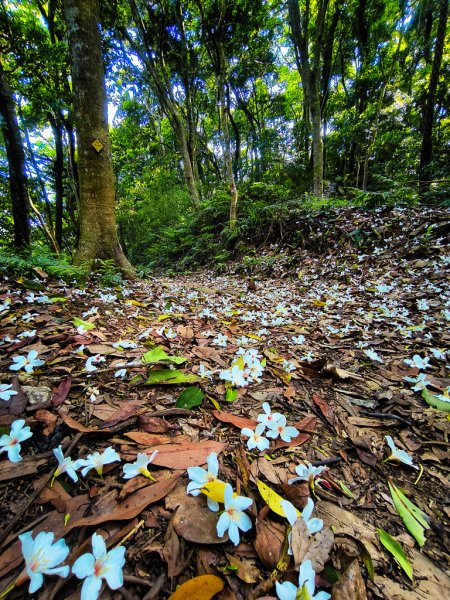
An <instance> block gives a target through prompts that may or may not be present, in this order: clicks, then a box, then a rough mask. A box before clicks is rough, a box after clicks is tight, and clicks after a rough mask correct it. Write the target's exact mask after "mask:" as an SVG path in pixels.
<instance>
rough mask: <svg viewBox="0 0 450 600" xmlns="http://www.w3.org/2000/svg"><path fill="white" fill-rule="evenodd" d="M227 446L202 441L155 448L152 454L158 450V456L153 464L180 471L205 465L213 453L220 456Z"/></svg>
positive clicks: (183, 442)
mask: <svg viewBox="0 0 450 600" xmlns="http://www.w3.org/2000/svg"><path fill="white" fill-rule="evenodd" d="M175 439H177V438H175ZM225 445H226V444H222V443H221V442H215V441H213V440H202V441H201V442H186V441H180V443H175V444H165V445H158V446H153V447H152V448H151V450H152V452H154V451H155V450H158V454H157V455H156V456H155V458H154V459H153V461H152V464H154V465H157V466H159V467H168V468H169V469H179V470H181V469H187V468H188V467H192V466H194V465H203V464H205V463H206V459H207V458H208V456H209V455H210V454H211V452H216V453H217V454H220V453H221V452H222V451H223V449H224V448H225Z"/></svg>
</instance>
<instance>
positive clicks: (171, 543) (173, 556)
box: [162, 523, 186, 578]
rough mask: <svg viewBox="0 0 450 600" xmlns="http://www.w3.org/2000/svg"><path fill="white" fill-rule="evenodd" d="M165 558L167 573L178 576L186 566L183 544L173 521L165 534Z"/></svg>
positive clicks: (163, 551)
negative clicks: (182, 549) (182, 550)
mask: <svg viewBox="0 0 450 600" xmlns="http://www.w3.org/2000/svg"><path fill="white" fill-rule="evenodd" d="M162 554H163V558H164V560H165V561H166V563H167V575H168V576H169V577H170V578H172V577H177V576H178V575H180V574H181V573H182V572H183V570H184V569H185V567H186V564H185V561H184V560H183V559H182V552H181V544H180V540H179V539H178V536H177V534H176V532H175V529H174V527H173V525H172V523H169V526H168V527H167V531H166V534H165V536H164V547H163V550H162Z"/></svg>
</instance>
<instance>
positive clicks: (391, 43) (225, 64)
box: [0, 0, 450, 267]
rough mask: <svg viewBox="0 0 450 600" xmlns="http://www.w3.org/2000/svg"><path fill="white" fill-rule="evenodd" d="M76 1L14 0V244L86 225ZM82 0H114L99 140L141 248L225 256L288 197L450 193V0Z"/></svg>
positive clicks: (3, 143) (9, 96)
mask: <svg viewBox="0 0 450 600" xmlns="http://www.w3.org/2000/svg"><path fill="white" fill-rule="evenodd" d="M63 4H64V5H65V10H66V15H65V14H64V6H63ZM77 4H80V3H79V2H65V3H63V2H61V0H50V1H49V2H41V1H40V0H22V1H7V0H2V2H1V10H0V30H1V31H2V33H1V36H0V100H1V102H0V104H1V119H2V121H1V122H2V128H1V130H2V136H1V138H0V171H1V175H2V176H1V179H0V233H1V238H2V242H1V243H2V245H3V246H4V248H8V247H9V246H11V245H12V244H13V243H15V245H16V246H28V244H29V242H30V240H31V241H32V242H33V244H34V245H35V246H36V245H37V246H38V247H42V248H49V249H50V250H52V251H55V252H60V251H62V252H64V253H65V254H67V255H69V256H72V255H73V253H74V251H75V249H76V247H77V246H79V243H80V222H81V223H82V222H83V220H82V214H83V211H84V210H85V209H84V208H83V207H82V206H80V181H79V168H78V166H79V165H78V163H79V160H80V153H79V149H78V152H77V148H76V142H77V136H78V142H80V139H79V138H80V129H81V126H82V125H81V124H82V123H87V122H88V120H86V119H84V121H83V120H79V121H78V125H77V121H76V115H75V112H76V110H74V102H73V99H74V98H75V106H76V98H77V94H78V97H79V96H80V93H81V92H80V90H79V89H78V86H79V85H80V84H79V83H78V82H77V81H75V79H74V70H73V68H74V64H73V62H72V65H71V54H70V49H69V45H70V39H69V38H70V36H69V35H68V27H67V23H68V19H67V15H68V12H67V11H68V10H70V5H74V7H76V5H77ZM81 4H84V5H85V6H88V5H92V6H94V5H95V10H96V11H97V12H95V15H96V16H95V19H94V20H95V21H98V22H96V23H95V29H96V30H97V31H99V32H100V34H101V39H100V41H99V44H101V61H100V62H101V67H100V69H99V73H98V76H99V77H100V78H102V80H103V76H104V82H105V84H106V101H105V102H106V103H107V110H108V117H109V118H108V120H109V134H108V133H107V135H108V136H109V137H108V142H107V143H106V146H107V147H106V148H104V146H105V144H103V143H101V142H100V143H101V145H102V149H100V150H98V151H97V150H95V146H94V149H92V148H91V149H90V151H91V152H92V153H94V155H96V154H95V153H97V154H98V156H101V157H107V156H109V155H110V156H112V161H113V168H114V173H115V175H114V178H115V186H114V184H113V187H112V188H111V190H112V193H113V196H114V197H115V201H116V209H117V224H118V235H119V240H120V243H121V245H122V247H123V249H124V251H125V253H126V254H127V256H128V258H129V260H130V261H131V262H132V263H134V264H139V265H144V266H149V267H154V266H158V265H160V264H164V263H166V264H169V263H170V261H171V260H173V258H174V257H175V256H177V253H178V256H179V255H180V248H181V249H183V248H184V253H185V254H186V249H187V248H192V247H194V246H195V247H196V251H195V252H194V255H195V256H194V258H195V259H198V258H199V257H200V258H201V257H202V256H203V255H207V254H208V252H209V250H208V248H209V249H211V248H212V251H211V252H209V255H210V257H212V258H216V259H217V256H219V259H217V260H220V257H221V256H225V258H226V257H227V256H228V254H227V253H228V251H229V249H230V247H232V246H233V244H235V243H236V241H237V240H239V239H241V240H243V239H245V240H249V238H251V232H252V231H254V229H255V228H256V227H258V226H261V224H264V222H265V220H267V218H271V217H268V216H267V214H268V213H269V214H270V215H273V210H274V209H273V207H275V211H277V210H278V211H284V212H289V208H290V207H292V206H295V207H308V206H311V205H314V206H323V205H325V204H327V205H328V204H333V203H335V204H336V203H337V204H339V203H345V202H350V203H356V204H359V205H361V204H368V205H369V206H370V205H377V204H380V203H389V202H393V203H398V202H400V203H403V202H404V203H414V202H418V201H422V202H430V201H431V202H444V201H445V199H446V198H448V190H449V166H448V165H449V164H450V156H449V154H450V153H449V143H450V128H449V101H450V100H449V94H448V84H449V79H450V78H449V69H450V54H449V43H448V23H447V21H448V2H447V0H419V1H417V2H409V1H403V0H402V1H397V0H348V1H346V2H341V1H338V0H317V1H315V2H304V1H303V0H288V1H287V2H282V3H280V2H276V1H272V0H270V1H265V2H256V1H255V0H236V1H233V2H226V1H225V0H165V1H158V0H155V1H153V2H144V1H141V0H129V1H122V0H112V1H107V2H106V1H101V2H100V5H99V7H97V0H95V1H94V0H89V2H84V3H81ZM68 7H69V8H68ZM93 14H94V13H93ZM89 54H90V53H89ZM72 59H73V54H72ZM99 60H100V59H99ZM99 64H100V63H99ZM71 66H72V70H71ZM102 85H103V84H102ZM100 87H101V86H100V85H97V84H95V85H94V86H93V88H92V90H93V91H95V90H98V89H100ZM83 93H84V92H83ZM87 96H88V98H89V97H91V94H88V95H87ZM92 98H93V96H92ZM92 102H94V101H92ZM105 106H106V104H105ZM105 126H106V130H107V124H106V123H105ZM89 127H90V125H89ZM94 129H95V128H94ZM91 130H92V131H93V129H92V127H91ZM88 133H89V130H88ZM92 135H93V138H94V137H95V136H94V134H93V133H92ZM98 137H99V135H97V138H98ZM100 137H101V136H100ZM109 139H110V142H109ZM93 141H95V139H93ZM98 141H99V140H98ZM14 149H15V151H14ZM102 153H103V154H102ZM81 187H82V190H81V196H83V194H84V192H83V185H82V186H81ZM104 187H105V186H104V185H103V184H102V188H104ZM98 202H99V203H100V204H101V203H102V202H103V200H101V201H100V200H99V201H98ZM81 204H82V202H81ZM91 221H92V219H91ZM83 235H84V233H83V227H81V237H83ZM230 240H231V241H230ZM105 256H106V255H105ZM106 257H107V256H106ZM100 258H101V256H100Z"/></svg>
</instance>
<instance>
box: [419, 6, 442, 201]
mask: <svg viewBox="0 0 450 600" xmlns="http://www.w3.org/2000/svg"><path fill="white" fill-rule="evenodd" d="M447 16H448V0H440V4H439V21H438V26H437V32H436V43H435V46H434V53H433V64H432V67H431V73H430V83H429V85H428V92H427V95H426V99H425V104H424V107H423V111H422V145H421V148H420V164H419V173H418V175H419V182H420V188H421V192H422V193H423V192H425V191H427V190H428V189H429V187H430V184H429V183H427V182H428V180H430V179H431V177H430V175H431V174H430V168H429V167H430V163H431V161H432V158H433V124H434V115H435V103H436V91H437V87H438V83H439V73H440V70H441V64H442V55H443V51H444V42H445V33H446V27H447Z"/></svg>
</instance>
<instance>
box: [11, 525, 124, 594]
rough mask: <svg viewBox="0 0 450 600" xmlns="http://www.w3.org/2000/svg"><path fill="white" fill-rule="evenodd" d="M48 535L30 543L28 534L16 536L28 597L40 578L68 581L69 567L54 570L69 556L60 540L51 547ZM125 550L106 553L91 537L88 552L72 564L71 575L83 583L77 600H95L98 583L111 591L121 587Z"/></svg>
mask: <svg viewBox="0 0 450 600" xmlns="http://www.w3.org/2000/svg"><path fill="white" fill-rule="evenodd" d="M54 537H55V536H54V534H53V533H52V532H47V533H46V532H44V531H41V533H38V534H37V536H36V537H35V538H34V539H33V536H32V532H31V531H27V532H26V533H23V534H22V535H19V539H20V542H21V544H22V554H23V557H24V559H25V570H26V575H27V578H29V579H30V587H29V590H28V591H29V592H30V594H34V592H36V591H37V590H38V589H39V588H40V587H42V584H43V583H44V575H59V576H60V577H68V576H69V573H70V567H69V566H68V565H64V566H58V565H61V563H62V562H64V561H65V560H66V558H67V556H68V554H69V552H70V548H69V546H68V545H67V544H66V541H65V540H64V538H62V539H60V540H58V541H57V542H55V543H53V540H54ZM125 551H126V549H125V546H116V547H115V548H113V549H112V550H110V551H109V552H107V550H106V544H105V540H104V539H103V537H102V536H101V535H98V534H96V533H94V535H93V536H92V552H87V553H85V554H82V555H81V556H80V557H79V558H77V560H76V561H75V562H74V564H73V566H72V573H73V574H74V575H76V577H78V579H84V583H83V586H82V588H81V600H96V598H98V595H99V593H100V590H101V588H102V580H103V579H105V581H106V583H107V584H108V586H109V587H110V588H111V589H112V590H117V589H119V588H120V587H122V586H123V572H122V571H123V567H124V565H125ZM20 583H22V581H21V577H20V576H19V578H18V579H17V580H16V581H15V582H14V584H13V586H12V588H13V587H15V586H16V585H19V584H20Z"/></svg>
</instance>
